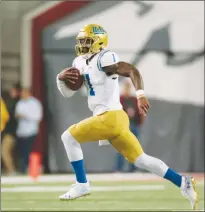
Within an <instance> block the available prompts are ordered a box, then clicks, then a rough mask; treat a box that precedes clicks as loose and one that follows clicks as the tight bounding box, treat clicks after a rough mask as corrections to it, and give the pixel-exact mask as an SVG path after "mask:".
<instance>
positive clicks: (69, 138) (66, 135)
mask: <svg viewBox="0 0 205 212" xmlns="http://www.w3.org/2000/svg"><path fill="white" fill-rule="evenodd" d="M61 140H62V142H63V143H66V144H71V145H76V144H78V142H77V141H76V139H75V138H74V137H73V136H72V135H71V133H70V132H69V131H68V130H66V131H65V132H64V133H63V134H62V135H61Z"/></svg>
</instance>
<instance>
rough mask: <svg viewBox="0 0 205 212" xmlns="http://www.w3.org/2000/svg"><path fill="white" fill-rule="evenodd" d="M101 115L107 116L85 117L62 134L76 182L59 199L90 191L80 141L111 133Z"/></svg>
mask: <svg viewBox="0 0 205 212" xmlns="http://www.w3.org/2000/svg"><path fill="white" fill-rule="evenodd" d="M102 117H108V115H107V114H104V115H101V116H95V117H91V118H88V119H85V120H83V121H81V122H79V123H78V124H75V125H73V126H71V127H70V128H69V129H68V130H66V131H65V132H64V133H63V134H62V136H61V139H62V142H63V144H64V147H65V150H66V153H67V156H68V159H69V161H70V162H71V165H72V167H73V170H74V172H75V175H76V181H77V184H76V185H75V186H74V187H73V188H71V190H70V191H69V192H67V193H66V194H64V195H61V196H60V199H63V200H65V199H73V198H77V197H80V196H83V195H87V194H89V193H90V186H89V183H88V182H87V178H86V173H85V168H84V161H83V152H82V149H81V146H80V143H83V142H87V141H97V140H102V139H106V138H108V137H109V136H110V135H111V134H112V133H113V132H112V131H111V132H110V131H109V130H108V129H109V128H108V126H107V125H105V124H104V123H103V122H102V120H101V119H102ZM109 117H110V118H111V117H112V116H110V115H109ZM110 118H109V119H110Z"/></svg>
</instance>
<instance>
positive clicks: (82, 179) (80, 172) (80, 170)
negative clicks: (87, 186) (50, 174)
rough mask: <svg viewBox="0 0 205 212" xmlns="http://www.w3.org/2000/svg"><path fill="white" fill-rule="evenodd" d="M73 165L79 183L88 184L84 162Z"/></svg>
mask: <svg viewBox="0 0 205 212" xmlns="http://www.w3.org/2000/svg"><path fill="white" fill-rule="evenodd" d="M71 165H72V167H73V169H74V171H75V175H76V180H77V182H79V183H87V179H86V174H85V168H84V160H78V161H73V162H71Z"/></svg>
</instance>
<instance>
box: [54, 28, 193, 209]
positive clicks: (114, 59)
mask: <svg viewBox="0 0 205 212" xmlns="http://www.w3.org/2000/svg"><path fill="white" fill-rule="evenodd" d="M76 40H77V45H76V47H75V49H76V53H77V55H78V57H76V58H75V59H74V61H73V65H72V66H73V67H75V68H77V69H79V71H80V74H81V75H83V76H84V79H85V85H86V87H87V90H88V107H89V109H90V110H91V111H92V112H93V116H92V117H90V118H87V119H85V120H83V121H81V122H79V123H77V124H74V125H73V126H71V127H70V128H69V129H68V130H66V131H65V132H64V133H63V134H62V136H61V139H62V142H63V144H64V147H65V150H66V153H67V156H68V159H69V161H70V163H71V165H72V167H73V170H74V172H75V175H76V184H74V185H73V186H72V187H71V189H70V190H69V191H68V192H67V193H65V194H63V195H61V196H60V197H59V198H60V199H61V200H71V199H75V198H78V197H81V196H85V195H88V194H90V193H91V186H90V184H89V181H88V180H87V178H86V172H85V168H84V161H83V153H82V149H81V145H80V144H82V143H85V142H88V141H99V140H108V141H109V142H110V143H111V144H112V146H113V147H114V148H115V149H116V150H117V151H119V152H120V153H121V154H122V155H123V156H124V157H125V158H126V159H127V160H128V161H129V162H130V163H133V164H134V165H135V166H136V167H139V168H142V169H145V170H148V171H149V172H151V173H154V174H156V175H158V176H159V177H162V178H165V179H167V180H169V181H171V182H172V183H173V184H175V185H176V186H177V187H179V188H180V189H181V191H182V193H183V194H184V195H185V196H187V198H188V199H189V201H190V203H191V207H192V208H193V209H194V208H196V203H197V193H196V190H195V180H194V178H193V177H186V176H182V175H180V174H179V173H177V172H175V171H174V170H172V169H171V168H169V167H168V166H167V165H166V164H165V163H164V162H163V161H161V160H159V159H157V158H155V157H152V156H150V155H147V154H146V153H145V152H144V151H143V149H142V147H141V145H140V143H139V141H138V139H137V138H136V137H135V136H134V135H133V134H132V133H131V131H130V130H129V119H128V116H127V114H126V113H125V112H124V111H123V110H122V105H121V103H120V92H119V84H118V77H119V76H123V77H130V79H131V81H132V83H133V86H134V87H135V89H136V96H137V98H138V107H139V110H140V113H141V114H142V115H146V114H147V111H148V109H149V107H150V104H149V102H148V100H147V98H146V96H145V92H144V88H143V81H142V77H141V75H140V73H139V71H138V70H137V69H136V68H135V67H134V66H132V65H131V64H129V63H127V62H122V61H120V59H119V56H118V55H117V54H116V53H115V52H113V51H111V50H109V49H107V44H108V35H107V32H106V31H105V30H104V29H103V28H102V27H101V26H99V25H97V24H89V25H86V26H85V27H83V28H82V29H81V30H80V32H79V34H78V36H77V38H76ZM76 78H77V76H76V75H75V73H67V74H65V72H64V71H63V72H61V73H60V74H58V75H57V87H58V89H59V90H60V92H61V94H62V95H63V96H64V97H71V96H73V94H74V93H75V91H72V90H71V89H69V88H68V87H67V86H66V84H65V80H67V81H69V82H70V83H74V79H76Z"/></svg>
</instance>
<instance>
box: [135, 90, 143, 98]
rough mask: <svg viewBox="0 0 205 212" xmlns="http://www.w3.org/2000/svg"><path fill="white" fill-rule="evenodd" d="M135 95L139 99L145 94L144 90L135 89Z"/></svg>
mask: <svg viewBox="0 0 205 212" xmlns="http://www.w3.org/2000/svg"><path fill="white" fill-rule="evenodd" d="M136 96H137V99H139V98H141V97H143V96H145V92H144V90H142V89H140V90H137V91H136Z"/></svg>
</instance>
